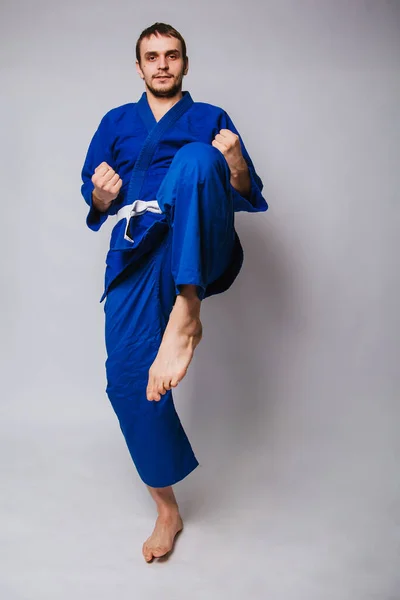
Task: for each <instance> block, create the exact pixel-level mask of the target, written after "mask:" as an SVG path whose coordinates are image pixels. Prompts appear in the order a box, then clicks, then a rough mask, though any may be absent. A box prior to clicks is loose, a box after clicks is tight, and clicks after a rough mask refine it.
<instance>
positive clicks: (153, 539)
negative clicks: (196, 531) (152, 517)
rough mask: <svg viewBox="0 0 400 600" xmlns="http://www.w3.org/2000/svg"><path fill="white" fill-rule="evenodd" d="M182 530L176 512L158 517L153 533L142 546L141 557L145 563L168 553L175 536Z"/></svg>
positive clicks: (179, 518) (177, 512) (181, 523)
mask: <svg viewBox="0 0 400 600" xmlns="http://www.w3.org/2000/svg"><path fill="white" fill-rule="evenodd" d="M182 529H183V521H182V518H181V516H180V514H179V511H178V510H172V511H169V512H168V513H166V514H163V515H159V516H158V518H157V521H156V525H155V527H154V531H153V533H152V534H151V536H150V537H149V538H148V539H147V540H146V541H145V543H144V544H143V556H144V558H145V560H146V562H150V561H152V560H153V558H160V556H164V555H165V554H167V553H168V552H170V551H171V550H172V548H173V545H174V540H175V536H176V534H177V533H178V532H179V531H181V530H182Z"/></svg>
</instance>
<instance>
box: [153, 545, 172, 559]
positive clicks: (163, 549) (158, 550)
mask: <svg viewBox="0 0 400 600" xmlns="http://www.w3.org/2000/svg"><path fill="white" fill-rule="evenodd" d="M169 550H170V548H167V546H156V547H155V548H154V550H153V554H154V557H155V558H159V557H160V556H164V555H165V554H167V552H169Z"/></svg>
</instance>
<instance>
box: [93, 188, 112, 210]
mask: <svg viewBox="0 0 400 600" xmlns="http://www.w3.org/2000/svg"><path fill="white" fill-rule="evenodd" d="M92 201H93V206H94V207H95V208H97V210H99V211H100V212H106V210H108V209H109V207H110V206H111V204H112V200H111V201H109V202H106V201H105V200H102V199H101V198H99V197H98V196H96V193H95V191H94V190H93V191H92Z"/></svg>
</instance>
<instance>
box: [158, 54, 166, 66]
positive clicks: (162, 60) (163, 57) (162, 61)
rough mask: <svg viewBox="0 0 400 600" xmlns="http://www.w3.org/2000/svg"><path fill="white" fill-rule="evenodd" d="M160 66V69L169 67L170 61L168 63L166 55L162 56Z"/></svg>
mask: <svg viewBox="0 0 400 600" xmlns="http://www.w3.org/2000/svg"><path fill="white" fill-rule="evenodd" d="M158 66H159V68H160V69H165V68H168V63H167V59H166V58H165V56H160V60H159V63H158Z"/></svg>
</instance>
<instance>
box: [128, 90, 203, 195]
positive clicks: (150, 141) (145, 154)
mask: <svg viewBox="0 0 400 600" xmlns="http://www.w3.org/2000/svg"><path fill="white" fill-rule="evenodd" d="M192 104H193V100H192V97H191V95H190V94H189V92H183V96H182V98H181V99H180V100H179V102H177V103H176V104H174V106H173V107H172V108H170V109H169V111H168V112H167V113H165V115H164V116H163V117H162V118H161V119H160V120H159V121H158V123H157V121H156V119H155V117H154V115H153V113H152V111H151V108H150V106H149V103H148V101H147V96H146V92H143V94H142V97H141V98H140V100H139V102H138V103H137V110H138V114H139V116H140V118H141V119H142V121H143V123H144V125H145V127H146V129H147V131H148V136H147V138H146V140H145V142H144V144H143V146H142V149H141V150H140V153H139V156H138V158H137V160H136V163H135V166H134V169H133V172H132V176H131V180H130V182H129V188H128V194H127V202H126V203H127V204H132V203H133V202H134V201H135V200H138V199H140V192H141V189H142V185H143V182H144V178H145V176H146V171H147V169H148V168H149V166H150V164H151V161H152V160H153V156H154V153H155V151H156V149H157V146H158V144H159V143H160V141H161V138H162V137H163V135H164V134H165V132H166V131H167V130H168V129H169V128H170V127H173V126H174V125H175V123H176V122H177V121H178V119H180V117H181V116H182V115H183V114H184V113H185V112H186V111H187V110H188V109H189V108H190V107H191V106H192Z"/></svg>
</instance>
